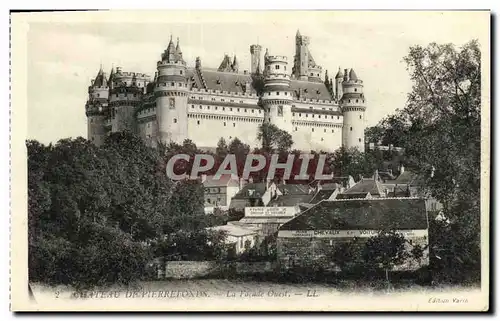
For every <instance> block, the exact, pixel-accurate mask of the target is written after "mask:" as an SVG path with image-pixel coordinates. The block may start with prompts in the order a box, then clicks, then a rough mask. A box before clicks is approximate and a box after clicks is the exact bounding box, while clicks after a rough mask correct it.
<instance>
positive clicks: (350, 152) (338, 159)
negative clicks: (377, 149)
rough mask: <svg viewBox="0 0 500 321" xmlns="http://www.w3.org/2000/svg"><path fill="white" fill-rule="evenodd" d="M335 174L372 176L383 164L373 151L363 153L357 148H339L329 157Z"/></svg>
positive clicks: (355, 176) (354, 176)
mask: <svg viewBox="0 0 500 321" xmlns="http://www.w3.org/2000/svg"><path fill="white" fill-rule="evenodd" d="M329 161H330V162H329V163H330V167H331V169H332V171H333V173H334V175H335V176H349V175H350V176H352V177H353V178H356V179H357V178H358V177H359V176H360V175H361V176H363V177H371V176H372V175H373V173H374V172H375V170H377V169H378V168H379V166H380V165H381V164H380V163H378V162H377V159H376V158H375V157H374V156H373V154H372V153H362V152H360V151H359V150H358V149H356V148H350V149H346V148H344V147H341V148H339V149H337V150H336V151H335V152H334V153H333V154H332V156H331V157H330V159H329Z"/></svg>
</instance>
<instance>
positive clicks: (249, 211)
mask: <svg viewBox="0 0 500 321" xmlns="http://www.w3.org/2000/svg"><path fill="white" fill-rule="evenodd" d="M296 213H297V208H296V207H295V206H281V207H274V206H269V207H266V206H259V207H245V217H265V216H270V217H293V216H295V214H296Z"/></svg>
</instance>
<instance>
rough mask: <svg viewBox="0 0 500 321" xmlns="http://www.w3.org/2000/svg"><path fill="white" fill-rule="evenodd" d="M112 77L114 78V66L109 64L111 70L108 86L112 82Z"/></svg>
mask: <svg viewBox="0 0 500 321" xmlns="http://www.w3.org/2000/svg"><path fill="white" fill-rule="evenodd" d="M113 78H115V66H114V65H111V71H110V72H109V78H108V87H111V84H112V83H113Z"/></svg>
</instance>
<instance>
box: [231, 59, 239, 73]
mask: <svg viewBox="0 0 500 321" xmlns="http://www.w3.org/2000/svg"><path fill="white" fill-rule="evenodd" d="M231 69H232V70H233V72H238V69H239V64H238V60H237V59H236V55H234V59H233V64H232V65H231Z"/></svg>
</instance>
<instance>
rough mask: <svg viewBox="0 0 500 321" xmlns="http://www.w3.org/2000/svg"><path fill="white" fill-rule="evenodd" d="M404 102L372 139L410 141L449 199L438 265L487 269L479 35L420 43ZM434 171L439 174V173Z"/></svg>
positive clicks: (436, 232)
mask: <svg viewBox="0 0 500 321" xmlns="http://www.w3.org/2000/svg"><path fill="white" fill-rule="evenodd" d="M405 62H406V64H407V66H408V71H409V73H410V77H411V80H412V81H413V90H412V92H411V93H410V94H409V96H408V103H407V105H406V106H405V108H404V109H402V110H399V111H397V112H396V114H395V115H392V116H389V117H387V118H385V119H384V120H382V121H381V122H380V123H379V125H377V126H375V127H372V128H370V129H368V130H367V132H366V133H367V141H373V142H376V141H382V142H383V143H385V144H394V145H395V146H396V145H397V146H400V147H404V148H405V156H406V157H407V158H408V159H407V165H408V166H409V167H411V168H412V169H413V170H414V171H415V172H417V174H418V175H419V176H420V178H421V179H422V180H423V181H424V182H425V187H426V192H427V193H428V194H430V195H432V196H434V197H435V198H436V199H437V200H439V201H440V202H441V203H442V204H443V206H444V209H443V215H444V218H445V219H444V220H443V221H440V222H434V221H432V222H431V224H432V225H431V228H432V230H431V232H432V234H431V236H430V238H431V240H432V243H433V244H434V245H435V246H434V252H435V254H436V258H437V260H436V261H435V264H436V266H435V268H436V270H437V271H439V272H441V273H442V274H443V275H445V276H448V277H450V278H451V279H453V280H463V279H478V278H479V275H480V273H479V271H480V258H481V255H480V236H481V233H480V176H481V55H480V49H479V44H478V42H477V41H471V42H469V43H467V44H466V45H464V46H463V47H461V48H459V49H457V48H455V47H454V46H453V45H451V44H444V45H439V44H435V43H432V44H430V45H429V46H427V47H421V46H414V47H411V48H410V52H409V54H408V56H406V57H405ZM431 173H432V175H431Z"/></svg>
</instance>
